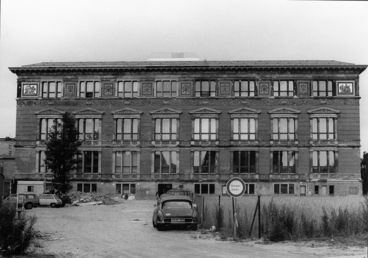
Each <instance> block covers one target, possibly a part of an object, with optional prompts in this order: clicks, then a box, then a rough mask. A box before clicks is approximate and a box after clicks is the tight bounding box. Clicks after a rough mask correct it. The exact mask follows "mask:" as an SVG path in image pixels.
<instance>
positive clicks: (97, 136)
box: [76, 117, 102, 142]
mask: <svg viewBox="0 0 368 258" xmlns="http://www.w3.org/2000/svg"><path fill="white" fill-rule="evenodd" d="M90 120H92V132H91V133H88V132H86V131H87V125H88V124H87V122H88V121H90ZM97 121H98V123H97ZM76 122H77V130H78V139H79V140H80V141H83V142H91V141H100V140H101V129H102V119H101V118H98V117H78V118H76ZM81 122H82V126H81ZM81 129H82V130H81ZM96 129H97V132H96ZM88 135H91V138H89V139H88V137H86V136H88Z"/></svg>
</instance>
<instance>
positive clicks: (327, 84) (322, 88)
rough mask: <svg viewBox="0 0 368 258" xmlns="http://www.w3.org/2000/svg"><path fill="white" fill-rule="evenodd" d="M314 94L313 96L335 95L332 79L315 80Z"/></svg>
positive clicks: (313, 85) (313, 84)
mask: <svg viewBox="0 0 368 258" xmlns="http://www.w3.org/2000/svg"><path fill="white" fill-rule="evenodd" d="M312 95H313V97H329V96H335V91H334V89H333V83H332V81H313V82H312Z"/></svg>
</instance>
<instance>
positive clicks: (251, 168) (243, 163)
mask: <svg viewBox="0 0 368 258" xmlns="http://www.w3.org/2000/svg"><path fill="white" fill-rule="evenodd" d="M233 173H256V152H255V151H233Z"/></svg>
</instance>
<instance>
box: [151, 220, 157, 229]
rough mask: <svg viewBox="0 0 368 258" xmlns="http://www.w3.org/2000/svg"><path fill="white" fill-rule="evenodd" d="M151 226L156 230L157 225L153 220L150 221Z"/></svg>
mask: <svg viewBox="0 0 368 258" xmlns="http://www.w3.org/2000/svg"><path fill="white" fill-rule="evenodd" d="M152 226H153V227H154V228H156V227H157V225H156V224H155V221H154V220H152Z"/></svg>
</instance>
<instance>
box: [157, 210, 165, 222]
mask: <svg viewBox="0 0 368 258" xmlns="http://www.w3.org/2000/svg"><path fill="white" fill-rule="evenodd" d="M157 220H159V221H162V220H164V215H163V214H162V212H161V211H158V212H157Z"/></svg>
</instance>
